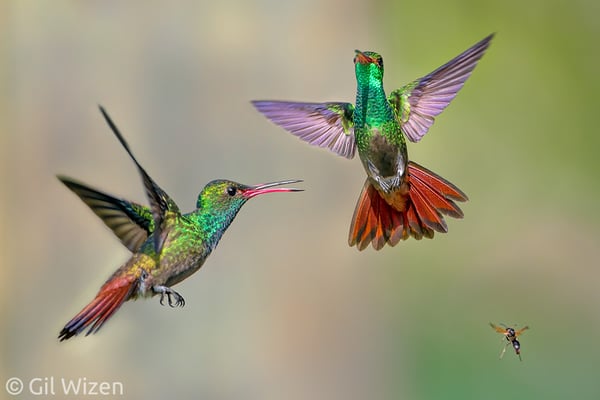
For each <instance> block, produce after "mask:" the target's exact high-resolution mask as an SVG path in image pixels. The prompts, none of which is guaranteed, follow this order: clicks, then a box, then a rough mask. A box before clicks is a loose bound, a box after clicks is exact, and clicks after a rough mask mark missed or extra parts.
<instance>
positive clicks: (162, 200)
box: [100, 106, 181, 254]
mask: <svg viewBox="0 0 600 400" xmlns="http://www.w3.org/2000/svg"><path fill="white" fill-rule="evenodd" d="M100 112H102V115H103V116H104V119H105V120H106V122H107V123H108V126H110V129H111V130H112V131H113V133H114V134H115V136H116V137H117V139H119V142H121V144H122V145H123V147H124V148H125V150H126V151H127V153H128V154H129V157H131V159H132V160H133V162H134V163H135V165H136V166H137V168H138V171H139V172H140V175H141V176H142V180H143V181H144V187H145V188H146V195H147V196H148V200H149V201H150V209H151V210H152V218H153V219H154V229H155V232H154V249H155V251H156V253H157V254H160V252H161V250H162V247H163V244H164V241H165V239H166V237H167V234H168V230H167V229H165V228H166V227H165V226H164V222H165V219H166V218H165V217H166V214H167V213H168V212H170V213H175V214H181V213H180V212H179V207H177V204H175V202H174V201H173V200H172V199H171V198H170V197H169V195H168V194H167V193H165V191H164V190H162V189H161V188H160V186H158V185H157V184H156V182H154V180H153V179H152V178H150V175H148V173H147V172H146V170H145V169H144V168H143V167H142V166H141V165H140V163H139V162H138V161H137V159H136V158H135V157H134V155H133V153H132V152H131V150H130V149H129V145H128V144H127V142H126V141H125V139H124V138H123V135H121V132H119V129H118V128H117V126H116V125H115V124H114V122H113V121H112V120H111V119H110V117H109V116H108V114H107V113H106V111H105V110H104V108H103V107H102V106H100Z"/></svg>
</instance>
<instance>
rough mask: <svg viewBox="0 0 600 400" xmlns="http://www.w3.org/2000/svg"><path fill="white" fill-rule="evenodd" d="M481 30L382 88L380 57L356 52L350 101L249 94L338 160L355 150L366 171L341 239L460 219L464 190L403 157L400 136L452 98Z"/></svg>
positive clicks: (354, 241)
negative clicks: (446, 56) (453, 52)
mask: <svg viewBox="0 0 600 400" xmlns="http://www.w3.org/2000/svg"><path fill="white" fill-rule="evenodd" d="M492 37H493V35H489V36H488V37H486V38H485V39H483V40H481V41H480V42H479V43H477V44H475V45H474V46H472V47H471V48H469V49H468V50H466V51H465V52H463V53H462V54H460V55H458V56H457V57H455V58H454V59H452V60H451V61H449V62H448V63H446V64H444V65H442V66H441V67H439V68H438V69H436V70H435V71H433V72H432V73H430V74H428V75H426V76H424V77H422V78H419V79H416V80H414V81H413V82H411V83H409V84H407V85H405V86H403V87H402V88H400V89H397V90H394V91H393V92H391V93H390V95H389V96H387V95H386V94H385V91H384V89H383V58H382V57H381V56H380V55H379V54H377V53H375V52H373V51H359V50H356V55H355V57H354V69H355V73H356V81H357V91H356V104H355V105H352V104H351V103H344V102H327V103H304V102H291V101H272V100H255V101H252V103H253V104H254V106H255V107H256V108H257V109H258V111H260V112H261V113H263V114H264V115H265V116H266V117H267V118H269V119H270V120H271V121H272V122H274V123H275V124H277V125H279V126H281V127H282V128H284V129H286V130H288V131H289V132H291V133H292V134H293V135H295V136H298V137H299V138H300V139H302V140H304V141H306V142H308V143H310V144H312V145H316V146H319V147H324V148H328V149H329V150H331V151H333V152H334V153H337V154H338V155H341V156H343V157H346V158H353V157H354V155H355V152H356V149H357V148H358V155H359V157H360V159H361V161H362V164H363V167H364V169H365V171H366V173H367V180H366V182H365V184H364V186H363V189H362V192H361V194H360V196H359V199H358V203H357V205H356V209H355V211H354V216H353V217H352V223H351V225H350V233H349V238H348V243H349V244H350V246H354V245H356V246H357V248H358V249H359V250H363V249H365V248H366V247H367V246H368V245H369V243H371V244H372V245H373V248H375V249H376V250H379V249H381V248H382V247H383V246H385V244H386V243H387V244H388V245H390V246H394V245H396V244H397V243H398V242H399V241H400V239H402V240H405V239H407V238H409V237H410V236H412V237H414V238H415V239H421V238H423V237H426V238H433V235H434V231H437V232H447V231H448V227H447V225H446V222H445V220H444V217H443V216H444V215H447V216H451V217H454V218H462V217H463V212H462V211H461V209H460V208H459V207H458V206H457V205H456V203H455V201H466V200H467V196H466V195H465V194H464V193H463V192H462V191H461V190H460V189H458V188H457V187H456V186H454V185H453V184H452V183H450V182H448V181H447V180H445V179H444V178H442V177H440V176H439V175H437V174H435V173H434V172H432V171H430V170H428V169H427V168H425V167H423V166H421V165H419V164H417V163H415V162H414V161H409V158H408V153H407V148H406V141H405V139H404V137H405V136H406V138H408V140H410V141H412V142H418V141H419V140H421V138H422V137H423V136H424V135H425V134H426V133H427V131H428V130H429V128H430V127H431V125H432V124H433V122H434V118H435V117H436V116H437V115H439V114H440V113H441V112H442V111H443V110H444V109H445V108H446V106H448V104H449V103H450V101H452V99H454V97H455V96H456V94H457V92H458V91H459V90H460V89H461V88H462V87H463V85H464V83H465V81H466V80H467V78H468V77H469V76H470V75H471V72H472V71H473V69H474V68H475V66H476V65H477V62H478V61H479V59H480V58H481V57H482V56H483V54H484V53H485V51H486V49H487V48H488V46H489V45H490V41H491V40H492Z"/></svg>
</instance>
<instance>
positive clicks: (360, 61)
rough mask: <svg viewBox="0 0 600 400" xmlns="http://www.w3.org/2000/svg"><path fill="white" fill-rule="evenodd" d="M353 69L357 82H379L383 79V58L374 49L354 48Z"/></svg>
mask: <svg viewBox="0 0 600 400" xmlns="http://www.w3.org/2000/svg"><path fill="white" fill-rule="evenodd" d="M354 51H355V52H356V56H354V69H355V71H356V80H357V81H358V82H359V83H381V81H382V80H383V58H381V56H380V55H379V54H377V53H375V52H374V51H364V52H363V51H360V50H354Z"/></svg>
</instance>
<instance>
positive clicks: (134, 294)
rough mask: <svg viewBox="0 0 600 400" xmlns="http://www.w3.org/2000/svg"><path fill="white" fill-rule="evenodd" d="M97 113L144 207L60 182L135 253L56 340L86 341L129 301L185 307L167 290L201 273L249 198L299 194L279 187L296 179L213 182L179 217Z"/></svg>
mask: <svg viewBox="0 0 600 400" xmlns="http://www.w3.org/2000/svg"><path fill="white" fill-rule="evenodd" d="M100 111H101V112H102V115H103V116H104V118H105V119H106V122H107V123H108V125H109V126H110V128H111V129H112V131H113V133H114V134H115V136H116V137H117V139H119V141H120V143H121V144H122V145H123V147H124V148H125V150H126V151H127V153H128V154H129V156H130V157H131V159H132V160H133V162H134V163H135V165H136V166H137V168H138V170H139V173H140V175H141V177H142V180H143V182H144V186H145V189H146V194H147V197H148V199H149V202H150V207H146V206H142V205H140V204H137V203H134V202H130V201H128V200H124V199H119V198H116V197H114V196H111V195H108V194H106V193H103V192H101V191H99V190H96V189H94V188H91V187H89V186H87V185H84V184H83V183H80V182H77V181H75V180H73V179H71V178H67V177H65V176H58V178H59V179H60V180H61V181H62V182H63V183H64V184H65V185H66V186H67V187H68V188H69V189H71V190H72V191H73V192H75V193H76V194H77V195H78V196H79V197H80V198H81V199H82V200H83V201H84V202H85V203H86V204H87V205H88V206H89V207H90V208H91V209H92V210H93V211H94V212H95V213H96V214H97V215H98V216H99V217H100V218H101V219H102V220H103V221H104V223H105V224H106V225H107V226H108V227H109V228H111V229H112V230H113V232H114V233H115V234H116V235H117V236H118V237H119V239H120V240H121V242H122V243H123V244H124V245H125V246H126V247H127V248H128V249H129V250H131V252H132V253H133V254H132V256H131V258H130V259H129V260H128V261H127V262H125V263H124V264H123V265H122V266H121V267H120V268H119V269H117V270H116V271H115V272H114V273H113V274H112V275H111V277H110V278H108V280H107V281H106V282H105V283H104V285H102V287H101V288H100V290H99V291H98V293H97V294H96V297H95V298H94V299H93V300H92V301H91V302H90V303H89V304H88V305H87V306H85V307H84V308H83V309H82V310H81V311H80V312H79V313H78V314H77V315H75V316H74V317H73V318H72V319H71V320H70V321H69V322H67V324H66V325H65V326H64V328H63V329H62V330H61V331H60V333H59V335H58V338H59V339H60V340H61V341H63V340H67V339H69V338H71V337H73V336H75V335H77V334H79V333H81V332H82V331H84V330H86V329H87V333H86V335H89V334H90V333H95V332H97V331H98V330H99V329H100V328H101V327H102V326H103V325H104V324H105V323H106V321H107V320H108V319H109V318H110V317H111V316H112V315H113V314H114V313H115V312H116V311H117V310H118V309H119V308H120V307H121V305H123V303H124V302H125V301H127V300H135V299H137V298H145V297H153V296H156V295H159V296H160V303H161V304H164V301H165V298H166V301H167V303H168V304H169V306H171V307H177V306H183V305H184V304H185V300H184V298H183V296H181V295H180V294H179V293H177V292H176V291H175V290H173V289H172V287H173V286H174V285H176V284H177V283H179V282H181V281H182V280H184V279H186V278H187V277H189V276H190V275H192V274H193V273H194V272H196V271H198V269H200V267H201V266H202V265H203V264H204V262H205V261H206V258H207V257H208V256H209V255H210V253H211V252H212V251H213V250H214V249H215V247H216V246H217V244H218V243H219V240H220V239H221V237H222V236H223V233H225V231H226V230H227V228H228V227H229V225H230V224H231V223H232V222H233V220H234V218H235V217H236V215H237V213H238V212H239V211H240V209H241V208H242V206H243V205H244V204H246V202H247V201H248V200H250V199H251V198H253V197H256V196H259V195H262V194H266V193H276V192H297V191H301V189H294V188H282V187H277V186H280V185H287V184H291V183H297V182H301V181H300V180H286V181H279V182H272V183H266V184H262V185H255V186H248V185H244V184H241V183H237V182H233V181H229V180H224V179H219V180H214V181H212V182H210V183H208V184H207V185H206V186H205V187H204V189H202V191H201V192H200V194H199V195H198V201H197V203H196V209H195V210H194V211H192V212H189V213H185V214H184V213H181V212H180V211H179V207H177V204H175V202H174V201H173V200H172V199H171V197H169V195H168V194H167V193H166V192H165V191H164V190H162V189H161V188H160V187H159V186H158V185H157V184H156V182H155V181H154V180H153V179H152V178H151V177H150V176H149V175H148V173H146V171H145V169H144V168H143V167H142V166H141V165H140V163H139V162H138V161H137V160H136V158H135V157H134V156H133V153H132V152H131V150H130V149H129V146H128V145H127V142H125V139H124V138H123V136H122V135H121V133H120V132H119V130H118V129H117V127H116V125H115V124H114V123H113V121H112V120H111V119H110V117H109V116H108V114H107V113H106V111H105V110H104V109H103V108H102V107H100Z"/></svg>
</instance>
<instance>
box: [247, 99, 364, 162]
mask: <svg viewBox="0 0 600 400" xmlns="http://www.w3.org/2000/svg"><path fill="white" fill-rule="evenodd" d="M252 104H253V105H254V107H256V109H257V110H258V111H260V112H261V113H263V114H264V115H265V116H266V117H267V118H269V119H270V120H271V121H273V122H274V123H276V124H277V125H279V126H281V127H282V128H283V129H285V130H287V131H289V132H290V133H292V134H293V135H295V136H298V137H299V138H300V139H302V140H304V141H305V142H308V143H310V144H312V145H315V146H319V147H324V148H328V149H329V150H331V151H333V152H334V153H336V154H339V155H340V156H344V157H346V158H352V157H354V152H355V150H356V143H355V141H354V119H353V115H354V106H353V105H352V104H350V103H297V102H291V101H256V100H254V101H252Z"/></svg>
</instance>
